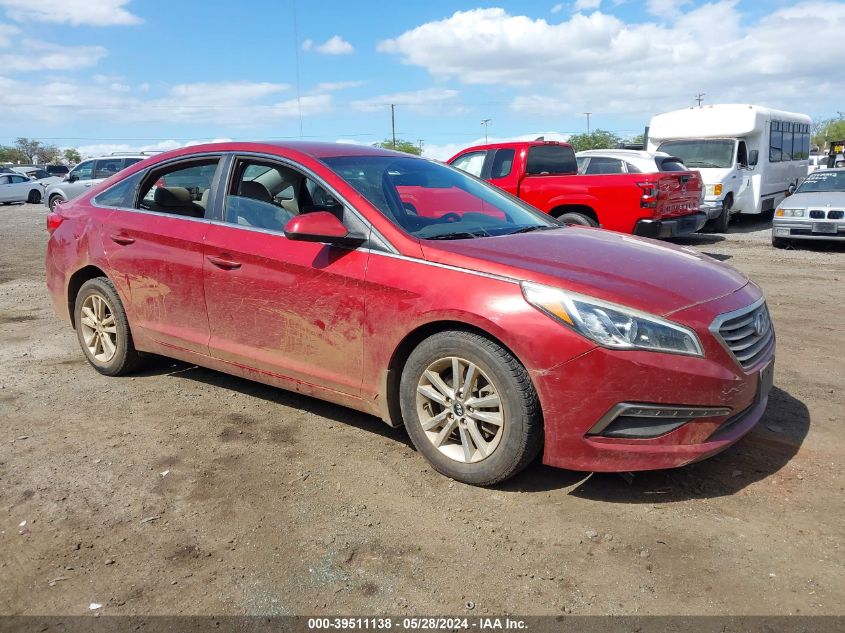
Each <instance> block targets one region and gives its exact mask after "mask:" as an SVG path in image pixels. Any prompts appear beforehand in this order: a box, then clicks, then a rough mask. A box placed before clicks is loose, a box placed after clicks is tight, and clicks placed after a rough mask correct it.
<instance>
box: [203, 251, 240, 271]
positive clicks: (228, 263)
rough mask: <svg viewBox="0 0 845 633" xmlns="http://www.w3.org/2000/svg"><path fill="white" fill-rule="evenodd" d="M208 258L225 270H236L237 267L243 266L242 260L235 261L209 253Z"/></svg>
mask: <svg viewBox="0 0 845 633" xmlns="http://www.w3.org/2000/svg"><path fill="white" fill-rule="evenodd" d="M207 259H208V261H210V262H211V263H212V264H214V265H215V266H217V267H218V268H222V269H223V270H236V269H238V268H240V267H241V263H240V262H236V261H233V260H231V259H224V258H222V257H215V256H214V255H209V256H208V258H207Z"/></svg>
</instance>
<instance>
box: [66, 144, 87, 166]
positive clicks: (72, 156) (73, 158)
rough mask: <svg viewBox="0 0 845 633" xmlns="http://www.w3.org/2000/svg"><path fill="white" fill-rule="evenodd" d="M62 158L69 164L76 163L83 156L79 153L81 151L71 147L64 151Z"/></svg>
mask: <svg viewBox="0 0 845 633" xmlns="http://www.w3.org/2000/svg"><path fill="white" fill-rule="evenodd" d="M62 158H64V160H65V162H66V163H69V164H76V163H78V162H79V161H81V160H82V156H80V155H79V152H78V151H77V150H75V149H73V148H72V147H69V148H68V149H66V150H65V151H64V152H63V153H62Z"/></svg>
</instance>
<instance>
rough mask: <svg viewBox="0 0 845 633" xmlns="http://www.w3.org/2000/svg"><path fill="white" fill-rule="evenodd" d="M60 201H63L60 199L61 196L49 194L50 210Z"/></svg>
mask: <svg viewBox="0 0 845 633" xmlns="http://www.w3.org/2000/svg"><path fill="white" fill-rule="evenodd" d="M62 202H64V200H62V197H61V196H50V211H55V210H56V207H57V206H59V205H60V204H61V203H62Z"/></svg>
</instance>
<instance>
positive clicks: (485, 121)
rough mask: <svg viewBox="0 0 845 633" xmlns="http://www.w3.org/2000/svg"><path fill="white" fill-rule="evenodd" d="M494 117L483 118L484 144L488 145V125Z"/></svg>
mask: <svg viewBox="0 0 845 633" xmlns="http://www.w3.org/2000/svg"><path fill="white" fill-rule="evenodd" d="M492 120H493V119H481V125H483V126H484V144H485V145H487V126H488V125H490V121H492Z"/></svg>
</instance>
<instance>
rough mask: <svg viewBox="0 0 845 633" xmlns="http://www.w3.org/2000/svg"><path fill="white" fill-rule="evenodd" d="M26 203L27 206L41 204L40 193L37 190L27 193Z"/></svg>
mask: <svg viewBox="0 0 845 633" xmlns="http://www.w3.org/2000/svg"><path fill="white" fill-rule="evenodd" d="M26 201H27V202H28V203H29V204H38V203H39V202H41V192H40V191H38V189H33V190H32V191H30V192H29V196H28V197H27V199H26Z"/></svg>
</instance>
